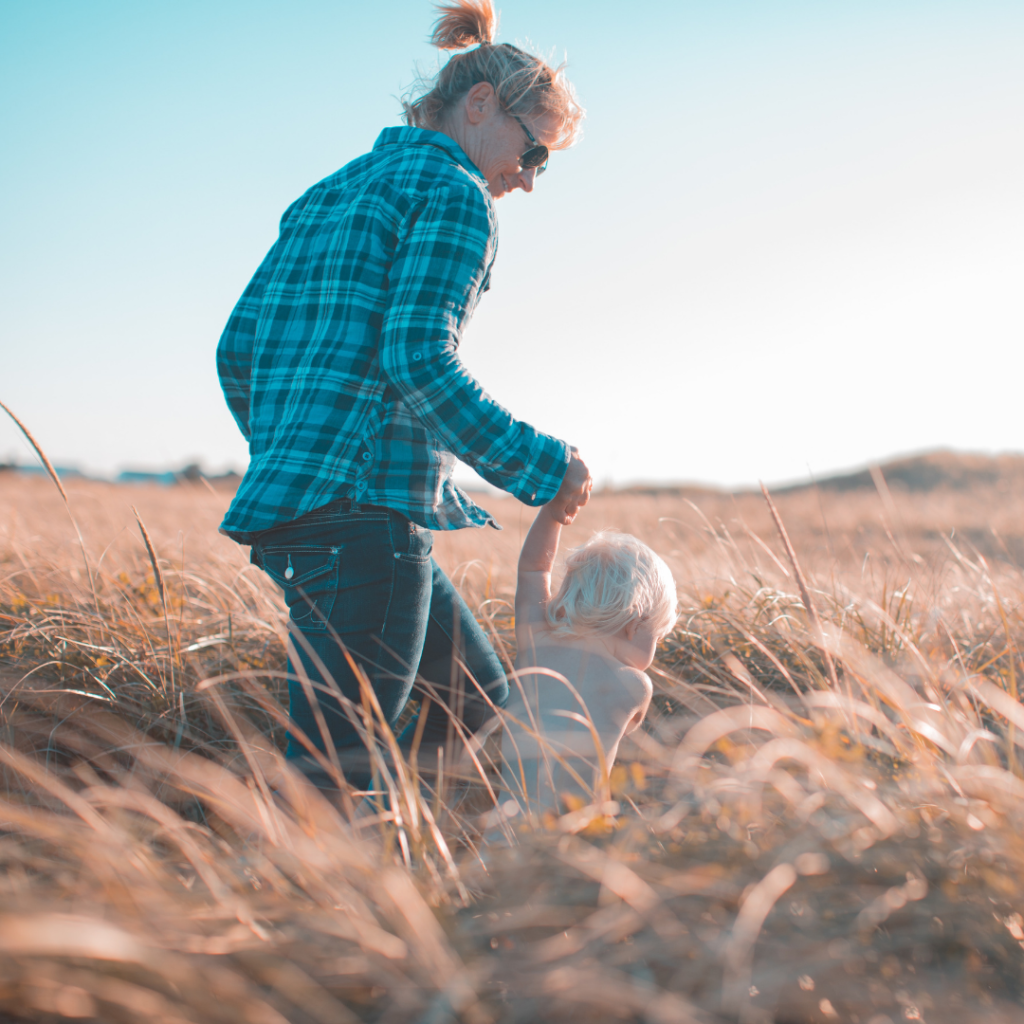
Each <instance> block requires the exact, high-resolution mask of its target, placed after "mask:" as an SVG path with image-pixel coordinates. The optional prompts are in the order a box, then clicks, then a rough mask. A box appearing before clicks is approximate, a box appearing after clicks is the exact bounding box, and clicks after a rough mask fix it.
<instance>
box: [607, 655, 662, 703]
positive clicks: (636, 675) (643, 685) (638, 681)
mask: <svg viewBox="0 0 1024 1024" xmlns="http://www.w3.org/2000/svg"><path fill="white" fill-rule="evenodd" d="M615 674H616V676H617V677H618V680H619V682H620V683H621V684H622V686H624V687H625V688H626V689H628V690H629V691H630V692H631V693H632V692H635V693H637V694H638V695H646V696H649V695H650V694H651V693H653V692H654V684H653V683H652V682H651V677H650V676H649V675H648V674H647V673H646V672H641V671H640V669H638V668H633V667H632V666H631V665H623V664H622V663H621V662H620V663H619V665H618V667H617V668H616V670H615Z"/></svg>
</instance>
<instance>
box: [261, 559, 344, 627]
mask: <svg viewBox="0 0 1024 1024" xmlns="http://www.w3.org/2000/svg"><path fill="white" fill-rule="evenodd" d="M259 559H260V560H259V564H260V565H261V566H262V567H263V570H264V572H266V574H267V575H268V576H269V577H270V578H271V579H272V580H273V581H274V582H275V583H276V584H277V585H278V586H279V587H280V588H281V589H282V590H283V591H284V599H285V603H286V604H287V605H288V611H289V614H290V615H291V620H292V622H294V623H295V624H296V625H297V626H299V627H300V628H301V629H302V631H303V632H325V631H326V630H327V620H328V619H329V618H330V617H331V611H332V610H333V609H334V602H335V600H336V598H337V596H338V578H339V575H340V569H341V548H340V547H326V546H318V545H305V546H293V545H289V546H287V547H284V546H281V547H275V546H274V545H268V546H266V547H261V549H260V552H259Z"/></svg>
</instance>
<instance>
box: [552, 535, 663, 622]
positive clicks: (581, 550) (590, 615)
mask: <svg viewBox="0 0 1024 1024" xmlns="http://www.w3.org/2000/svg"><path fill="white" fill-rule="evenodd" d="M676 601H677V599H676V584H675V580H674V579H673V578H672V573H671V571H670V570H669V567H668V566H667V565H666V564H665V563H664V562H663V561H662V560H661V559H660V558H659V557H658V556H657V555H656V554H655V553H654V552H653V551H652V550H651V549H650V548H649V547H648V546H647V545H646V544H644V543H643V542H642V541H639V540H637V539H636V537H633V536H630V534H628V533H619V532H618V531H616V530H603V531H602V532H601V533H598V534H595V535H594V536H593V537H591V538H590V540H588V541H587V542H586V544H583V545H581V546H580V547H578V548H575V549H574V550H572V551H570V552H569V554H568V556H567V557H566V560H565V579H564V580H562V585H561V587H559V588H558V593H557V594H556V595H555V596H554V597H553V598H552V599H551V601H550V602H549V603H548V607H547V618H548V623H549V624H550V626H551V627H552V630H553V632H554V634H555V636H562V637H580V636H611V635H613V634H615V633H618V632H619V630H620V629H622V628H623V627H624V626H627V625H628V624H629V623H630V622H633V621H634V620H638V619H645V620H649V621H651V622H652V624H653V626H654V630H655V632H656V633H657V635H658V636H665V634H667V633H668V632H669V630H670V629H671V628H672V627H673V626H674V625H675V621H676Z"/></svg>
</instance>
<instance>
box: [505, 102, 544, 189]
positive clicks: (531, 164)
mask: <svg viewBox="0 0 1024 1024" xmlns="http://www.w3.org/2000/svg"><path fill="white" fill-rule="evenodd" d="M506 113H507V114H508V115H509V117H511V118H514V119H515V122H516V124H518V125H519V127H520V128H522V129H523V133H524V134H525V135H526V138H527V139H528V140H529V142H530V148H529V149H528V150H527V151H526V152H525V153H523V154H522V155H521V156H520V157H519V166H520V167H521V168H522V169H523V170H524V171H528V170H530V169H531V168H535V169H536V171H537V173H538V174H543V173H544V172H545V171H546V170H547V169H548V157H549V156H550V154H549V153H548V147H547V146H542V145H541V144H540V143H539V142H538V141H537V140H536V139H535V138H534V137H533V133H532V132H531V131H530V129H529V128H527V127H526V125H525V124H523V122H522V119H521V118H519V117H516V115H515V114H513V113H512V111H511V110H509V111H506Z"/></svg>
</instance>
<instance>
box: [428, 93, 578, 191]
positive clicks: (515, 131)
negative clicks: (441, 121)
mask: <svg viewBox="0 0 1024 1024" xmlns="http://www.w3.org/2000/svg"><path fill="white" fill-rule="evenodd" d="M456 113H457V114H459V115H461V116H460V117H457V118H455V119H453V123H452V124H451V126H450V129H451V130H450V131H449V132H448V134H450V135H451V136H452V137H453V138H454V139H455V141H456V142H458V143H459V145H460V146H461V147H462V149H463V150H464V151H465V153H466V155H467V156H468V157H469V158H470V160H472V161H473V163H475V164H476V165H477V167H479V168H480V170H481V171H482V172H483V176H484V177H485V178H486V179H487V186H488V189H489V190H490V193H491V195H492V196H494V198H495V199H500V198H501V197H502V196H503V195H505V194H506V193H507V192H512V191H513V190H515V189H517V188H521V189H522V190H523V191H524V192H532V191H533V183H534V179H535V178H536V176H537V170H536V168H533V167H531V168H528V169H526V170H523V169H522V168H521V167H520V166H519V157H520V156H521V155H522V154H523V153H525V152H526V151H527V150H528V149H530V148H531V147H532V146H533V145H534V143H532V142H531V141H530V140H529V139H528V138H527V136H526V132H524V131H523V129H522V126H521V125H520V124H518V122H517V121H516V119H515V118H514V117H511V116H510V115H509V114H507V113H506V112H505V111H504V110H503V109H502V107H501V105H500V104H499V103H498V100H497V97H496V96H495V94H494V89H493V88H492V87H491V85H490V83H488V82H480V83H478V84H477V85H474V86H473V88H472V89H470V90H469V92H468V93H467V94H466V98H465V100H464V101H463V103H462V104H461V105H460V109H459V110H458V111H457V112H456ZM523 123H524V124H525V125H526V127H527V128H528V129H529V130H530V132H531V133H532V134H533V137H534V138H535V139H536V140H537V142H539V143H542V144H543V145H546V146H550V145H551V144H552V143H554V142H555V141H556V138H557V131H558V120H557V116H556V115H554V114H542V115H540V116H539V117H525V118H523Z"/></svg>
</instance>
